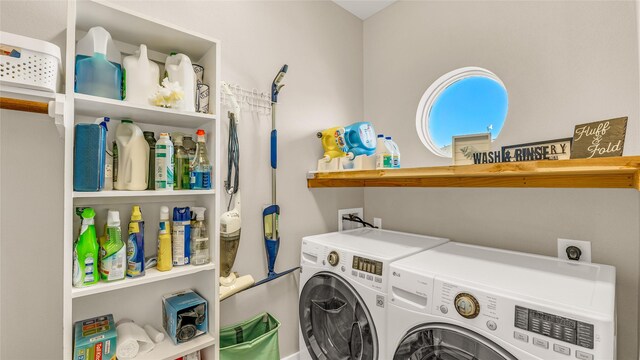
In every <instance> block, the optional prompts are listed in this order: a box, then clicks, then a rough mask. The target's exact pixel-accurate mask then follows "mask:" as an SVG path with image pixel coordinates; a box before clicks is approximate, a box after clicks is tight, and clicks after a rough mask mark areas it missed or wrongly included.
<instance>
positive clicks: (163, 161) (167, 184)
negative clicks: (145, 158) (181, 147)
mask: <svg viewBox="0 0 640 360" xmlns="http://www.w3.org/2000/svg"><path fill="white" fill-rule="evenodd" d="M173 160H174V158H173V143H172V142H171V139H169V133H161V134H160V139H158V141H157V142H156V159H155V163H156V172H155V179H156V190H173V181H174V180H173V179H174V173H173V170H174V165H173Z"/></svg>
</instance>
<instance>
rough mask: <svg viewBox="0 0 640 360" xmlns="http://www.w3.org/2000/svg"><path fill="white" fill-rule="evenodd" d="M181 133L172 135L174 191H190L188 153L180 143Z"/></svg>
mask: <svg viewBox="0 0 640 360" xmlns="http://www.w3.org/2000/svg"><path fill="white" fill-rule="evenodd" d="M183 136H184V135H183V134H182V133H173V139H174V141H173V142H174V145H175V149H174V150H175V156H174V158H175V164H174V171H173V176H174V183H173V189H174V190H185V189H190V188H191V187H190V182H191V180H190V172H189V153H187V149H185V148H184V146H183V143H182V137H183Z"/></svg>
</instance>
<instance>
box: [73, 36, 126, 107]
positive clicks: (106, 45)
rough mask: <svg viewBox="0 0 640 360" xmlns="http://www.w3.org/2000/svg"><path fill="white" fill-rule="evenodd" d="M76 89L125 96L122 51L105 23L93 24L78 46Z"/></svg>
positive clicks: (88, 92) (119, 96) (118, 98)
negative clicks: (101, 24) (102, 25)
mask: <svg viewBox="0 0 640 360" xmlns="http://www.w3.org/2000/svg"><path fill="white" fill-rule="evenodd" d="M75 71H76V77H75V92H77V93H82V94H87V95H94V96H101V97H106V98H110V99H116V100H122V65H121V55H120V51H119V50H118V48H117V47H116V45H115V43H114V42H113V40H112V39H111V35H110V34H109V32H107V30H105V29H104V28H102V27H99V26H97V27H93V28H91V29H89V32H88V33H87V35H85V37H83V38H82V39H80V41H78V44H77V46H76V65H75Z"/></svg>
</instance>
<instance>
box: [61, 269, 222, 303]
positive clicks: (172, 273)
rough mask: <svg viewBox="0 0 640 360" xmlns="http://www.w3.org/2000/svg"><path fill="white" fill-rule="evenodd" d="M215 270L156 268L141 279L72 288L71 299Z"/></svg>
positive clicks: (126, 279)
mask: <svg viewBox="0 0 640 360" xmlns="http://www.w3.org/2000/svg"><path fill="white" fill-rule="evenodd" d="M214 269H215V265H214V263H209V264H206V265H198V266H195V265H185V266H175V267H174V268H173V269H172V270H169V271H158V270H156V269H155V268H153V269H147V270H146V271H145V275H144V276H141V277H137V278H125V279H123V280H119V281H114V282H99V283H97V284H95V285H91V286H87V287H82V288H72V289H71V297H72V298H79V297H83V296H89V295H94V294H100V293H103V292H107V291H114V290H119V289H125V288H128V287H132V286H139V285H143V284H149V283H153V282H156V281H162V280H167V279H173V278H176V277H180V276H187V275H191V274H196V273H199V272H201V271H208V270H214Z"/></svg>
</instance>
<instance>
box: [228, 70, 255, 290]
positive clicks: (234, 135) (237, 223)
mask: <svg viewBox="0 0 640 360" xmlns="http://www.w3.org/2000/svg"><path fill="white" fill-rule="evenodd" d="M221 87H222V90H223V91H224V92H225V93H226V94H227V96H228V97H229V99H230V101H231V105H232V107H233V111H230V112H229V153H228V166H229V169H228V173H227V181H225V184H224V187H225V190H226V192H227V194H228V195H229V206H228V207H227V212H225V213H224V214H222V216H221V217H220V300H224V299H226V298H228V297H229V296H231V295H233V294H236V293H238V292H240V291H242V290H245V289H248V288H250V287H251V286H253V283H254V280H253V277H252V276H251V275H245V276H238V274H237V273H235V272H232V270H231V269H232V268H233V264H234V263H235V260H236V255H237V254H238V246H239V245H240V231H241V225H242V223H241V216H240V215H241V213H240V210H241V200H240V199H241V198H240V192H239V187H240V173H239V171H240V168H239V166H240V147H239V144H238V130H237V128H238V123H239V122H240V120H239V118H240V105H239V104H238V101H237V99H236V97H235V95H234V94H233V92H232V91H231V89H230V88H229V85H228V84H227V83H225V82H222V83H221ZM234 196H235V204H234V206H233V209H230V208H231V204H232V203H233V199H234Z"/></svg>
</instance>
